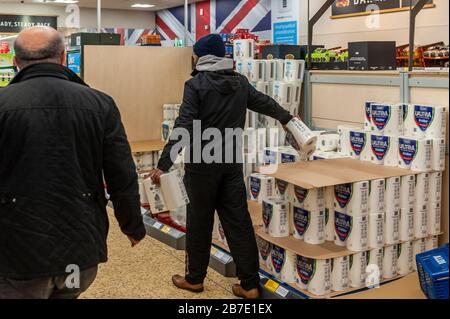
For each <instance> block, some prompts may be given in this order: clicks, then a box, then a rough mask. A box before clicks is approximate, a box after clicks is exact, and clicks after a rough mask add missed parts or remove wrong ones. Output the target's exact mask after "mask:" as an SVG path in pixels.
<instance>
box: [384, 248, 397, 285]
mask: <svg viewBox="0 0 450 319" xmlns="http://www.w3.org/2000/svg"><path fill="white" fill-rule="evenodd" d="M397 247H398V245H391V246H386V247H384V249H383V278H385V279H391V278H394V277H395V276H397V260H398V256H397V253H398V248H397Z"/></svg>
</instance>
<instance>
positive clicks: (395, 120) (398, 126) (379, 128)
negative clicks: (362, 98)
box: [370, 103, 403, 136]
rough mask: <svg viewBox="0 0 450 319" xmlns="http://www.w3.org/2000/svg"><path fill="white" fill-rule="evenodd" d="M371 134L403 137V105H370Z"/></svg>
mask: <svg viewBox="0 0 450 319" xmlns="http://www.w3.org/2000/svg"><path fill="white" fill-rule="evenodd" d="M370 107H371V120H372V127H371V129H372V132H374V133H375V134H382V135H392V136H399V135H403V104H389V103H371V105H370Z"/></svg>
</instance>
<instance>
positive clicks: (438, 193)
mask: <svg viewBox="0 0 450 319" xmlns="http://www.w3.org/2000/svg"><path fill="white" fill-rule="evenodd" d="M429 197H430V198H429V201H430V203H440V202H441V200H442V172H432V173H430V196H429Z"/></svg>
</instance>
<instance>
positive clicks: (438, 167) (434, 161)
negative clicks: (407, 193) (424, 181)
mask: <svg viewBox="0 0 450 319" xmlns="http://www.w3.org/2000/svg"><path fill="white" fill-rule="evenodd" d="M445 147H446V146H445V139H444V138H434V139H432V147H431V169H432V170H433V171H444V170H445Z"/></svg>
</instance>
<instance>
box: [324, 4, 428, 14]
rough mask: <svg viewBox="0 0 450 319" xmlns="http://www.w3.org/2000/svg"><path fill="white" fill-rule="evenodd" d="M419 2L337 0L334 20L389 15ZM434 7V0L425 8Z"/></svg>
mask: <svg viewBox="0 0 450 319" xmlns="http://www.w3.org/2000/svg"><path fill="white" fill-rule="evenodd" d="M411 2H412V5H415V4H416V3H417V2H418V0H336V1H335V2H334V3H333V6H332V16H331V17H332V18H346V17H353V16H361V15H369V14H374V13H388V12H398V11H406V10H409V8H410V6H411ZM432 7H434V4H433V0H429V1H428V3H427V5H426V6H425V8H432Z"/></svg>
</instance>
